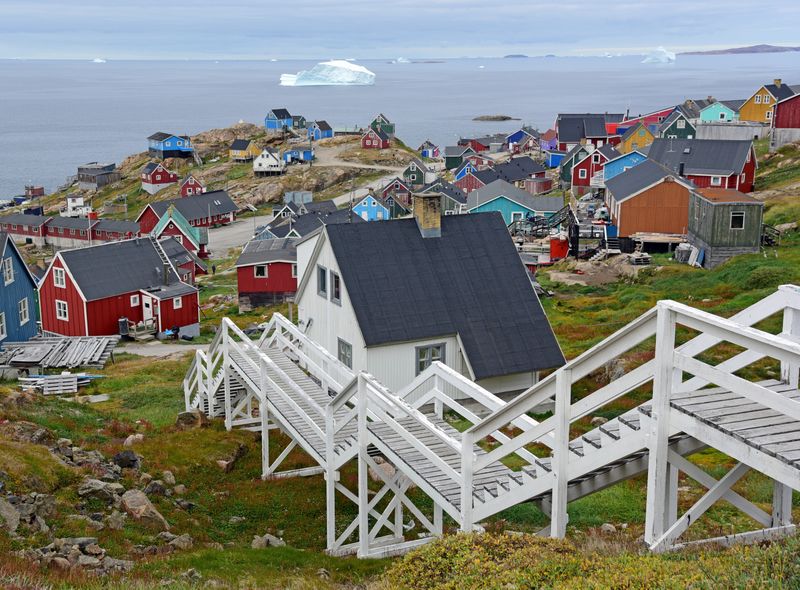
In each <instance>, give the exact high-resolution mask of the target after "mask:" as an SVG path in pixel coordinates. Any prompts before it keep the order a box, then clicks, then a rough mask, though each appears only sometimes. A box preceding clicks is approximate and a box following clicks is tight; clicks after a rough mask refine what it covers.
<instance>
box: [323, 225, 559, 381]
mask: <svg viewBox="0 0 800 590" xmlns="http://www.w3.org/2000/svg"><path fill="white" fill-rule="evenodd" d="M326 232H327V234H328V238H329V239H330V243H331V247H332V248H333V251H334V253H335V255H336V261H337V263H338V265H339V268H340V270H341V272H342V279H343V281H344V285H345V289H346V291H347V294H348V296H349V298H350V300H351V302H352V304H353V309H354V311H355V314H356V318H357V319H358V324H359V327H360V328H361V333H362V335H363V337H364V341H365V343H366V345H367V346H378V345H381V344H388V343H392V342H405V341H414V340H422V339H428V338H437V337H443V336H450V335H456V334H458V335H459V336H460V338H461V341H462V343H463V345H464V351H465V353H466V357H467V359H468V361H469V364H470V366H471V367H472V370H473V372H474V374H475V377H476V378H477V379H484V378H487V377H493V376H501V375H510V374H514V373H521V372H527V371H537V370H540V369H548V368H553V367H558V366H561V365H562V364H564V357H563V355H562V353H561V350H560V348H559V346H558V342H557V341H556V339H555V336H554V335H553V331H552V329H551V328H550V324H549V322H548V321H547V318H546V317H545V315H544V311H543V310H542V306H541V304H540V303H539V300H538V298H537V296H536V293H535V292H534V291H533V287H532V286H531V282H530V280H529V279H528V275H527V273H526V272H525V268H524V267H523V265H522V263H521V262H520V258H519V254H518V253H517V250H516V248H515V247H514V244H513V242H512V241H511V237H510V236H509V234H508V229H507V228H506V226H505V223H504V222H503V218H502V216H501V215H500V214H498V213H483V214H476V215H448V216H444V217H442V235H441V237H440V238H422V236H421V235H420V233H419V229H418V227H417V222H416V220H415V219H398V220H390V221H386V222H383V223H362V224H357V225H332V226H328V227H326ZM387 244H391V245H392V247H391V248H387V247H386V245H387ZM465 253H469V255H465Z"/></svg>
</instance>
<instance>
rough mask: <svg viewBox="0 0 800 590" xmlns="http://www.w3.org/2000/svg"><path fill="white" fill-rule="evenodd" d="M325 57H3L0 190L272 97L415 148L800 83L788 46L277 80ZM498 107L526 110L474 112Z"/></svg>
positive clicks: (474, 61)
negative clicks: (566, 115) (382, 130)
mask: <svg viewBox="0 0 800 590" xmlns="http://www.w3.org/2000/svg"><path fill="white" fill-rule="evenodd" d="M319 61H320V60H278V61H269V60H112V59H109V60H107V61H106V62H104V63H95V62H93V60H32V59H0V153H2V154H3V159H2V163H0V198H10V197H11V196H14V195H17V194H20V193H22V192H23V187H24V185H25V184H28V183H33V184H40V185H44V186H45V188H46V190H47V191H48V192H50V191H53V190H54V189H55V188H56V187H57V186H58V185H60V184H62V183H63V182H64V180H65V178H66V177H68V176H70V175H72V174H75V171H76V168H77V166H79V165H81V164H83V163H86V162H91V161H100V162H117V163H119V162H120V161H121V160H122V159H123V158H124V157H126V156H128V155H130V154H132V153H138V152H142V151H145V150H146V148H147V140H146V138H147V136H148V135H150V134H152V133H154V132H156V131H166V132H172V133H178V134H195V133H198V132H201V131H205V130H208V129H212V128H218V127H227V126H230V125H232V124H234V123H236V122H238V121H239V120H244V121H248V122H252V123H261V122H263V118H264V115H265V114H266V112H267V111H268V110H269V109H271V108H276V107H285V108H287V109H288V110H289V111H290V112H291V113H293V114H302V115H304V116H306V117H307V118H308V119H311V120H313V119H325V120H327V121H328V122H329V123H330V124H331V125H332V126H333V127H334V128H342V127H354V126H363V125H366V124H367V123H368V122H369V120H370V119H371V118H372V117H373V116H374V115H375V114H377V113H378V112H382V113H385V114H386V115H387V116H388V117H389V118H390V119H392V120H393V121H394V122H395V123H396V125H397V135H398V137H399V138H400V139H402V140H403V141H404V142H405V143H406V144H408V145H409V146H411V147H417V145H419V144H420V143H421V142H422V141H423V140H425V139H431V140H432V141H434V142H435V143H438V144H440V145H448V144H452V143H455V142H456V141H457V140H458V138H459V137H462V136H468V135H472V134H488V133H493V132H510V131H513V130H515V129H516V128H518V127H519V126H520V125H522V124H525V125H531V126H534V127H537V128H539V129H540V130H545V129H547V128H549V127H551V126H552V124H553V121H554V120H555V117H556V115H557V114H558V113H559V112H621V113H624V112H626V111H629V112H630V113H631V114H632V115H635V114H640V113H646V112H649V111H653V110H656V109H658V108H662V107H665V106H669V105H673V104H678V103H680V102H682V101H683V100H685V99H686V98H705V97H706V96H709V95H713V96H714V97H716V98H718V99H720V100H731V99H745V98H747V97H749V96H750V95H751V94H752V93H753V92H754V91H755V90H756V89H757V88H758V87H759V86H760V85H762V84H764V83H767V82H771V81H772V80H773V78H782V79H783V80H784V81H785V82H786V83H788V84H796V83H800V63H798V62H800V60H798V59H797V54H793V53H778V54H745V55H713V56H703V55H679V56H678V59H677V61H676V62H674V63H671V64H642V63H641V55H629V56H621V57H610V58H606V57H556V58H548V57H528V58H517V59H510V58H479V57H476V58H460V59H446V58H442V59H440V58H427V59H420V60H412V61H411V63H390V60H386V59H380V60H378V59H375V60H366V59H364V60H362V59H359V60H356V63H358V64H360V65H364V66H365V67H367V68H368V69H370V70H371V71H373V72H374V73H375V74H376V82H375V84H374V85H372V86H295V87H292V86H280V85H279V84H278V82H279V79H280V75H281V74H286V73H289V74H294V73H297V72H298V71H300V70H304V69H310V68H311V67H313V66H314V65H315V64H316V63H318V62H319ZM323 61H324V60H323ZM495 114H501V115H508V116H511V117H515V118H517V119H518V120H515V121H506V122H478V121H473V120H472V119H473V118H474V117H476V116H479V115H495Z"/></svg>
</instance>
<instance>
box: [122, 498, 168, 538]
mask: <svg viewBox="0 0 800 590" xmlns="http://www.w3.org/2000/svg"><path fill="white" fill-rule="evenodd" d="M122 508H123V509H124V510H125V512H127V513H128V514H129V515H130V516H131V517H132V518H134V519H135V520H140V521H142V522H144V523H146V524H149V525H151V526H155V527H157V528H160V529H161V530H163V531H168V530H169V523H168V522H167V520H166V519H165V518H164V517H163V516H162V515H161V513H160V512H159V511H158V510H156V508H155V506H153V504H152V502H150V500H149V499H148V497H147V495H146V494H145V493H144V492H143V491H141V490H128V491H127V492H125V493H124V494H122Z"/></svg>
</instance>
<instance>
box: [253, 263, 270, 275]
mask: <svg viewBox="0 0 800 590" xmlns="http://www.w3.org/2000/svg"><path fill="white" fill-rule="evenodd" d="M253 275H254V276H255V277H256V278H257V279H266V278H267V265H266V264H257V265H256V266H254V267H253Z"/></svg>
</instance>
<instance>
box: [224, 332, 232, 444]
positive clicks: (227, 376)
mask: <svg viewBox="0 0 800 590" xmlns="http://www.w3.org/2000/svg"><path fill="white" fill-rule="evenodd" d="M222 329H223V330H224V332H223V333H222V370H223V371H224V373H223V374H222V375H223V377H222V383H223V390H224V392H225V428H226V429H228V430H230V429H231V428H232V424H231V422H232V416H231V378H230V362H231V359H230V355H229V347H230V342H229V340H230V336H229V334H228V327H227V326H226V325H225V322H224V321H223V323H222Z"/></svg>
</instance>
